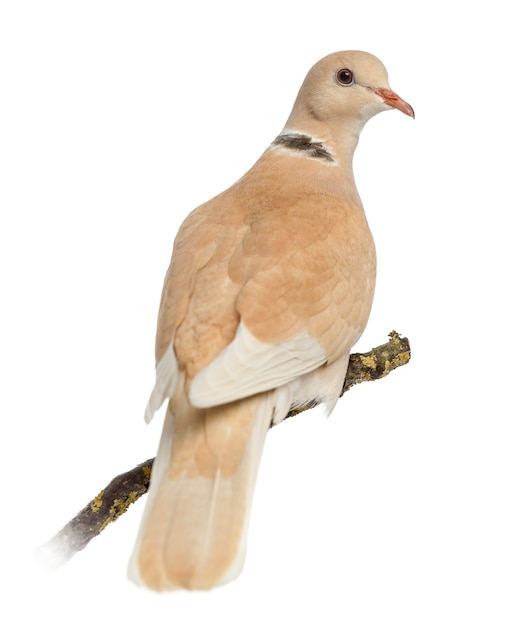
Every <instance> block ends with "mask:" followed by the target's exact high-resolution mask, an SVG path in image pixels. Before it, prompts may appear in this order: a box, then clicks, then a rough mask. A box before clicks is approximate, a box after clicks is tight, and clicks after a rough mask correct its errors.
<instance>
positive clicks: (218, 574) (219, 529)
mask: <svg viewBox="0 0 523 626" xmlns="http://www.w3.org/2000/svg"><path fill="white" fill-rule="evenodd" d="M274 395H275V392H267V393H263V394H258V395H256V396H252V397H250V398H246V399H244V400H240V401H237V402H233V403H230V404H226V405H222V406H219V407H213V408H210V409H195V408H194V407H192V406H190V405H189V403H188V402H187V401H186V400H185V398H184V399H183V401H182V402H180V400H179V399H178V401H177V403H176V408H177V414H176V416H173V410H172V406H171V404H170V405H169V408H168V410H167V415H166V419H165V424H164V429H163V433H162V437H161V441H160V447H159V450H158V455H157V458H156V461H155V464H154V468H153V475H152V480H151V488H150V492H149V495H148V502H147V505H146V510H145V513H144V518H143V520H142V526H141V528H140V533H139V536H138V540H137V543H136V546H135V550H134V553H133V555H132V557H131V562H130V564H129V575H130V577H131V579H133V580H134V581H135V582H137V583H138V584H141V585H144V586H147V587H150V588H152V589H156V590H168V589H177V588H185V589H210V588H212V587H214V586H217V585H220V584H224V583H226V582H229V581H230V580H233V579H234V578H236V576H238V574H239V573H240V571H241V569H242V567H243V562H244V558H245V547H246V538H247V528H248V522H249V514H250V508H251V501H252V495H253V490H254V485H255V482H256V475H257V470H258V465H259V462H260V458H261V453H262V449H263V444H264V442H265V436H266V433H267V430H268V428H269V426H270V422H271V419H272V418H273V412H274V406H275V398H274ZM279 404H281V402H280V403H279ZM278 408H279V407H278Z"/></svg>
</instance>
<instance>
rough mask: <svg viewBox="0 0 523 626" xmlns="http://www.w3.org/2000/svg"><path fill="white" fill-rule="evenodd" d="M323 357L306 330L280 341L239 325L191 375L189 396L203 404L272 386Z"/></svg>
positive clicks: (301, 372)
mask: <svg viewBox="0 0 523 626" xmlns="http://www.w3.org/2000/svg"><path fill="white" fill-rule="evenodd" d="M326 361H327V359H326V356H325V352H324V351H323V348H322V347H321V346H320V344H319V342H318V341H317V340H316V339H314V338H313V337H310V336H309V335H308V334H307V333H306V332H302V333H300V334H299V335H296V336H295V337H293V338H292V339H290V340H288V341H286V342H284V343H280V344H269V343H265V342H263V341H260V340H259V339H256V337H254V335H252V334H251V333H250V332H249V330H248V329H247V328H246V327H245V326H244V325H243V322H242V323H240V325H239V326H238V330H237V332H236V336H235V338H234V341H233V342H232V343H230V344H229V345H228V346H227V347H226V348H225V349H224V350H222V352H221V353H220V354H219V355H218V356H217V357H216V358H215V359H214V361H212V362H211V363H210V364H209V365H208V366H207V367H205V368H204V369H202V370H201V371H200V372H198V374H197V375H196V376H195V377H194V379H193V381H192V383H191V386H190V389H189V399H190V402H191V404H192V405H193V406H195V407H199V408H207V407H210V406H216V405H219V404H225V403H226V402H232V401H234V400H239V399H240V398H245V397H246V396H251V395H254V394H255V393H260V392H262V391H267V390H269V389H275V388H277V387H281V386H282V385H285V384H287V383H289V382H290V381H292V380H294V379H295V378H298V377H300V376H303V375H304V374H306V373H307V372H310V371H312V370H314V369H316V368H318V367H320V366H321V365H323V364H324V363H325V362H326Z"/></svg>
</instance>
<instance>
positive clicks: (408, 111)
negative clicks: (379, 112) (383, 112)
mask: <svg viewBox="0 0 523 626" xmlns="http://www.w3.org/2000/svg"><path fill="white" fill-rule="evenodd" d="M372 91H374V93H376V94H378V96H380V98H383V101H384V102H385V104H388V105H389V106H391V107H394V108H395V109H398V111H401V112H402V113H405V115H410V117H412V118H414V117H415V115H414V109H413V108H412V107H411V106H410V104H409V103H408V102H405V100H403V99H402V98H400V97H399V96H398V94H397V93H394V92H393V91H392V90H391V89H373V90H372Z"/></svg>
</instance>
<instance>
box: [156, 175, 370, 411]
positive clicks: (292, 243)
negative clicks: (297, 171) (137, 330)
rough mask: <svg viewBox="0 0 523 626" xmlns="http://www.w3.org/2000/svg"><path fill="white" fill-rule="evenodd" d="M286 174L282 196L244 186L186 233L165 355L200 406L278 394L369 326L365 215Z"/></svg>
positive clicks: (205, 210)
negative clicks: (309, 189)
mask: <svg viewBox="0 0 523 626" xmlns="http://www.w3.org/2000/svg"><path fill="white" fill-rule="evenodd" d="M258 177H259V172H258ZM283 178H284V180H285V187H280V189H282V188H283V189H284V190H285V193H284V194H283V196H279V197H278V185H273V186H272V188H271V187H268V186H267V185H264V187H263V194H264V195H263V199H262V200H260V199H257V198H256V188H254V189H253V186H252V185H244V186H242V185H240V186H234V187H233V188H231V189H230V190H229V191H228V192H225V193H224V194H221V195H220V196H218V197H217V198H215V199H214V200H211V201H210V202H208V203H206V204H205V205H202V207H200V208H198V209H196V210H195V211H194V212H193V213H192V214H191V215H190V216H189V218H188V219H187V220H186V221H185V223H184V224H183V225H182V228H181V230H180V233H179V235H178V237H177V239H176V242H175V245H174V252H173V258H172V261H171V266H170V268H169V270H168V273H167V277H166V280H165V284H164V291H163V296H162V303H161V307H160V313H159V323H158V334H157V358H158V364H159V365H160V364H162V363H163V364H165V363H164V361H163V359H164V357H165V354H166V353H167V352H168V350H169V349H171V348H172V347H173V348H174V354H175V357H176V364H177V367H178V368H179V369H180V370H181V371H183V372H184V374H185V377H186V380H187V382H188V384H189V388H188V389H189V395H190V399H191V401H192V402H193V403H194V405H195V406H200V407H207V406H213V405H215V404H221V403H225V402H229V401H232V400H235V399H238V398H242V397H246V396H249V395H252V394H255V393H258V392H260V391H263V390H267V389H273V388H275V387H279V386H281V385H284V384H286V383H287V382H289V381H291V380H293V379H295V378H298V377H300V376H302V375H303V374H305V373H307V372H310V371H312V370H314V369H316V368H318V367H320V366H321V365H322V364H324V363H328V362H332V361H334V360H336V359H337V358H339V357H340V356H341V355H342V354H347V353H348V352H349V351H350V348H351V347H352V345H353V344H354V343H355V341H356V340H357V338H358V337H359V335H360V334H361V332H362V330H363V327H364V325H365V323H366V320H367V317H368V312H369V309H370V305H371V301H372V292H373V288H374V282H373V280H374V271H375V267H374V263H375V261H374V245H373V242H372V237H371V235H370V233H369V231H368V226H367V222H366V219H365V216H364V214H363V212H362V211H361V209H360V208H359V207H356V206H352V205H350V204H348V203H347V202H346V201H344V200H341V199H340V198H336V197H330V196H327V195H319V194H316V195H315V194H313V193H310V192H302V191H301V190H300V189H298V190H297V191H295V192H294V193H292V192H291V184H290V182H289V181H290V180H291V177H290V176H287V177H285V176H283ZM275 190H276V191H275ZM280 193H281V192H280ZM270 194H274V196H273V197H271V196H270ZM268 196H269V197H268ZM262 202H263V205H262V206H261V203H262ZM167 361H169V362H170V361H171V359H170V358H169V359H167ZM160 369H161V368H160V367H159V370H160ZM163 384H164V387H165V388H166V389H167V388H169V385H166V384H165V381H164V383H163ZM165 397H167V396H165Z"/></svg>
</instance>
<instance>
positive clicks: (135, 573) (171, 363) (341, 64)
mask: <svg viewBox="0 0 523 626" xmlns="http://www.w3.org/2000/svg"><path fill="white" fill-rule="evenodd" d="M340 70H342V73H340ZM351 78H352V79H353V80H349V79H351ZM392 107H395V108H398V109H399V110H401V111H403V112H404V113H407V114H408V115H411V116H414V113H413V111H412V109H411V108H410V106H409V105H408V104H407V103H406V102H404V101H403V100H401V99H400V98H399V97H398V96H397V95H396V94H394V93H393V92H392V91H390V87H389V85H388V81H387V74H386V70H385V68H384V67H383V65H382V64H381V62H380V61H379V60H378V59H376V57H374V56H372V55H369V54H367V53H364V52H339V53H335V54H333V55H330V56H328V57H326V58H324V59H322V60H321V61H320V62H319V63H317V64H316V65H315V66H314V67H313V68H312V69H311V70H310V72H309V74H308V75H307V77H306V79H305V81H304V83H303V86H302V88H301V90H300V92H299V94H298V97H297V100H296V103H295V105H294V108H293V110H292V113H291V116H290V118H289V120H288V122H287V124H286V126H285V128H284V130H283V131H282V133H281V134H280V135H279V136H278V138H277V139H276V140H275V141H274V142H273V144H271V146H270V147H269V148H268V149H267V150H266V151H265V153H264V154H263V155H262V156H261V158H260V159H259V160H258V162H257V163H256V164H255V165H254V166H253V168H252V169H251V170H250V171H249V172H247V174H245V176H243V177H242V178H241V179H240V180H239V181H238V182H237V183H236V184H234V185H233V186H232V187H230V188H229V189H228V190H227V191H225V192H223V193H222V194H220V195H218V196H217V197H215V198H214V199H212V200H210V201H209V202H207V203H205V204H203V205H202V206H200V207H198V208H197V209H196V210H195V211H193V212H192V213H191V214H190V215H189V216H188V217H187V219H186V220H185V222H184V223H183V224H182V226H181V228H180V231H179V233H178V235H177V237H176V240H175V243H174V250H173V255H172V260H171V265H170V267H169V270H168V272H167V276H166V278H165V283H164V289H163V294H162V299H161V304H160V312H159V316H158V331H157V339H156V361H157V382H156V386H155V388H154V390H153V392H152V394H151V399H150V401H149V405H148V408H147V412H146V417H147V419H150V418H151V417H152V415H153V413H154V412H155V411H156V410H157V409H158V408H160V406H161V405H162V403H163V402H164V400H165V399H168V409H167V414H166V418H165V425H164V430H163V434H162V438H161V442H160V447H159V451H158V455H157V460H156V462H155V465H154V470H153V476H152V483H151V489H150V493H149V496H148V503H147V507H146V511H145V514H144V519H143V521H142V526H141V529H140V534H139V537H138V540H137V543H136V547H135V551H134V553H133V556H132V558H131V563H130V576H131V577H132V578H133V579H134V580H135V581H136V582H138V583H140V584H144V585H146V586H148V587H150V588H152V589H157V590H167V589H176V588H186V589H209V588H211V587H213V586H215V585H218V584H223V583H224V582H227V581H229V580H231V579H232V578H234V577H235V576H237V575H238V573H239V571H240V570H241V567H242V564H243V559H244V553H245V540H246V533H247V525H248V517H249V511H250V502H251V499H252V493H253V489H254V483H255V480H256V472H257V468H258V463H259V460H260V456H261V452H262V448H263V443H264V440H265V434H266V432H267V430H268V428H269V426H270V424H271V421H272V422H277V421H279V420H281V419H283V418H284V417H285V415H286V414H287V412H288V410H289V408H291V407H292V406H299V405H301V404H304V403H306V402H308V401H310V400H314V399H316V400H321V401H322V402H324V403H325V404H326V409H327V411H330V410H332V408H333V407H334V405H335V403H336V401H337V399H338V397H339V393H340V390H341V386H342V383H343V378H344V374H345V370H346V366H347V361H348V358H349V353H350V350H351V348H352V346H353V345H354V343H355V342H356V341H357V340H358V338H359V337H360V335H361V333H362V332H363V329H364V327H365V325H366V323H367V319H368V316H369V312H370V308H371V304H372V297H373V292H374V282H375V267H376V260H375V251H374V243H373V240H372V236H371V233H370V231H369V228H368V225H367V221H366V218H365V215H364V212H363V207H362V204H361V201H360V198H359V195H358V192H357V190H356V186H355V184H354V178H353V173H352V156H353V153H354V149H355V148H356V145H357V142H358V138H359V133H360V130H361V128H363V126H364V124H365V122H366V121H367V120H368V119H370V118H371V117H372V116H373V115H375V114H376V113H378V112H380V111H383V110H386V109H390V108H392Z"/></svg>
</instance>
